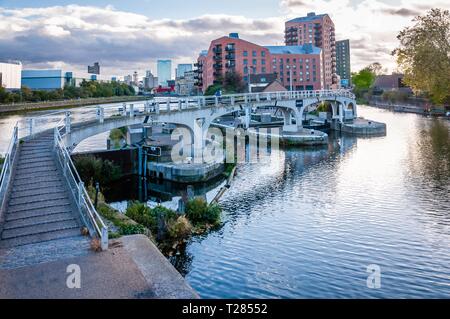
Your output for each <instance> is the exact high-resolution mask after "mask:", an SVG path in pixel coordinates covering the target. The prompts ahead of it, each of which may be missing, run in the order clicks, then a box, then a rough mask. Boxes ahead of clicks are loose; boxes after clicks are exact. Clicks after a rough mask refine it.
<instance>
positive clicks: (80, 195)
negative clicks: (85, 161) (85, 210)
mask: <svg viewBox="0 0 450 319" xmlns="http://www.w3.org/2000/svg"><path fill="white" fill-rule="evenodd" d="M83 188H84V183H83V182H82V181H80V182H79V183H78V205H79V206H80V209H81V203H82V202H83Z"/></svg>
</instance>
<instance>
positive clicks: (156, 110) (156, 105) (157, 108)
mask: <svg viewBox="0 0 450 319" xmlns="http://www.w3.org/2000/svg"><path fill="white" fill-rule="evenodd" d="M155 113H156V114H159V102H156V103H155Z"/></svg>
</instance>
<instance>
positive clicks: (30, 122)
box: [28, 118, 34, 135]
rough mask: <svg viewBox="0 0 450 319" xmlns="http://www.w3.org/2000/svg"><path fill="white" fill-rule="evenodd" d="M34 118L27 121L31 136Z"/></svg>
mask: <svg viewBox="0 0 450 319" xmlns="http://www.w3.org/2000/svg"><path fill="white" fill-rule="evenodd" d="M33 126H34V118H31V119H28V127H29V130H30V135H33Z"/></svg>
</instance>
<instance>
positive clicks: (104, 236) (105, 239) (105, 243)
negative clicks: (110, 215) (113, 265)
mask: <svg viewBox="0 0 450 319" xmlns="http://www.w3.org/2000/svg"><path fill="white" fill-rule="evenodd" d="M108 237H109V235H108V227H106V226H105V227H103V228H102V238H101V245H102V250H108V241H109V238H108Z"/></svg>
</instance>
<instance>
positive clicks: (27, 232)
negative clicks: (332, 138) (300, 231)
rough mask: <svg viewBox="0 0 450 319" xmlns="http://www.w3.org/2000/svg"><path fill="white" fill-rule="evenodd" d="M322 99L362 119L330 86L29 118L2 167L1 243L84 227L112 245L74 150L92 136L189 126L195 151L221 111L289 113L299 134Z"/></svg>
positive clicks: (340, 115)
mask: <svg viewBox="0 0 450 319" xmlns="http://www.w3.org/2000/svg"><path fill="white" fill-rule="evenodd" d="M321 102H329V103H330V104H331V111H332V119H333V120H334V121H338V122H340V123H343V122H344V120H349V117H350V119H353V118H356V116H357V109H356V102H355V96H354V95H353V94H352V93H351V92H349V91H346V90H324V91H289V92H271V93H244V94H233V95H223V96H207V97H205V96H197V97H186V98H176V99H174V98H172V99H170V98H167V99H154V100H149V101H146V102H144V103H134V104H123V105H119V104H110V105H102V106H90V107H83V108H77V109H73V110H71V111H68V110H63V111H56V112H51V113H48V114H44V115H42V116H36V117H30V118H28V120H27V122H26V123H25V125H16V127H15V128H14V131H13V132H12V138H11V142H10V145H9V147H8V150H7V152H6V156H5V162H4V164H3V167H2V170H1V175H0V234H1V235H0V248H2V247H13V246H18V245H25V244H30V243H36V242H42V241H49V240H54V239H61V238H68V237H73V236H81V234H80V228H81V227H87V229H88V230H89V233H90V235H91V236H94V237H98V238H100V239H101V242H102V247H103V249H106V248H107V247H108V228H107V227H106V225H105V223H104V222H103V220H102V218H101V217H100V215H99V214H98V213H97V211H96V209H95V207H94V206H93V204H92V202H91V200H90V198H89V196H88V192H87V190H86V188H85V186H84V184H83V182H82V181H81V179H80V177H79V175H78V172H77V170H76V168H75V166H74V164H73V162H72V160H71V158H70V152H71V150H73V148H74V147H75V146H76V145H77V144H79V143H80V142H81V141H83V140H84V139H86V138H88V137H90V136H93V135H97V134H99V133H102V132H105V131H109V130H111V129H114V128H119V127H124V126H129V125H134V124H139V123H146V125H152V124H153V123H172V124H176V125H178V126H183V127H186V128H187V129H189V131H190V132H191V133H192V138H193V145H194V152H195V154H197V153H199V152H201V150H202V149H203V148H204V146H205V145H204V143H205V142H204V141H205V138H206V133H207V130H208V128H209V127H210V125H211V124H212V123H213V121H214V120H216V119H217V118H219V117H221V116H224V115H226V114H230V113H233V112H238V111H242V112H245V118H246V121H245V124H246V127H247V128H248V126H249V123H250V114H251V111H252V110H253V109H255V108H258V107H276V108H279V109H280V110H281V112H282V113H283V115H284V116H283V118H284V125H283V130H284V131H288V132H295V131H297V130H299V129H301V128H302V118H303V114H304V112H307V111H308V109H309V108H310V107H311V106H314V105H317V104H320V103H321ZM293 119H295V123H294V122H293Z"/></svg>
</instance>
